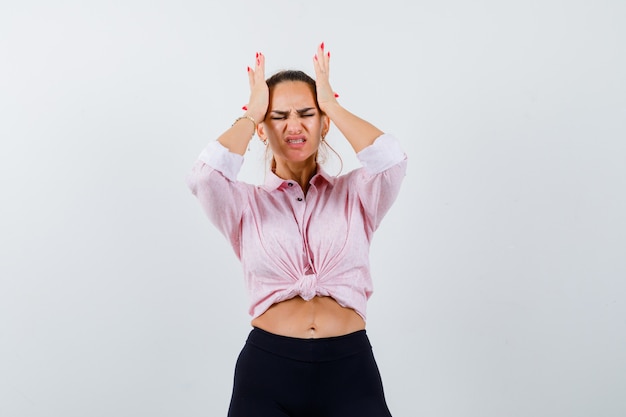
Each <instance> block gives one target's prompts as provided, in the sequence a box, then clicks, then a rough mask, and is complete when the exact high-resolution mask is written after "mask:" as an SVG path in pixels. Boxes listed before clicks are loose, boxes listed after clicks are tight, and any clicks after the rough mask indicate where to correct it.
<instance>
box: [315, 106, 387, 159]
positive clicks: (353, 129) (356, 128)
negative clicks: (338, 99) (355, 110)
mask: <svg viewBox="0 0 626 417" xmlns="http://www.w3.org/2000/svg"><path fill="white" fill-rule="evenodd" d="M326 114H327V115H328V117H330V120H331V121H332V122H333V123H334V124H335V126H337V128H338V129H339V130H340V131H341V133H342V134H343V135H344V136H345V137H346V139H347V140H348V142H349V143H350V145H352V148H353V149H354V151H355V152H357V153H358V152H360V151H361V150H363V149H364V148H366V147H368V146H370V145H371V144H372V143H374V140H376V138H377V137H379V136H380V135H382V134H383V131H382V130H380V129H378V128H377V127H376V126H374V125H373V124H371V123H370V122H368V121H366V120H363V119H361V118H360V117H358V116H356V115H355V114H352V113H351V112H349V111H348V110H346V109H345V108H343V107H342V106H341V105H340V104H339V103H333V104H329V105H327V106H326Z"/></svg>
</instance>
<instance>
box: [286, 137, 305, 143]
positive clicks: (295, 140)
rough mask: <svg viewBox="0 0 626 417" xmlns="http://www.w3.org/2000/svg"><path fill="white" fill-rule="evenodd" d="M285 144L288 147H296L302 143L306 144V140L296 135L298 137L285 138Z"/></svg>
mask: <svg viewBox="0 0 626 417" xmlns="http://www.w3.org/2000/svg"><path fill="white" fill-rule="evenodd" d="M285 142H287V143H288V144H290V145H297V144H299V143H304V142H306V138H305V137H304V136H301V135H298V136H295V135H294V136H287V137H286V138H285Z"/></svg>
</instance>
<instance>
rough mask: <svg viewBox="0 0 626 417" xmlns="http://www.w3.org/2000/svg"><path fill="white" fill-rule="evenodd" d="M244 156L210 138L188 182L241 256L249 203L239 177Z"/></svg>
mask: <svg viewBox="0 0 626 417" xmlns="http://www.w3.org/2000/svg"><path fill="white" fill-rule="evenodd" d="M242 164H243V156H241V155H239V154H236V153H233V152H230V151H229V150H228V149H227V148H225V147H224V146H223V145H222V144H220V143H219V142H217V141H215V142H211V143H210V144H209V145H208V146H207V147H206V148H205V149H204V150H203V151H202V152H201V153H200V156H199V157H198V160H197V161H196V163H195V164H194V166H193V168H192V170H191V172H190V173H189V174H188V175H187V179H186V180H187V185H188V187H189V189H190V190H191V192H192V193H193V194H194V195H195V196H196V197H197V198H198V200H199V202H200V205H201V206H202V209H203V210H204V212H205V213H206V215H207V217H208V218H209V219H210V220H211V222H212V223H213V224H214V225H215V226H216V227H217V228H218V229H219V230H220V232H221V233H222V234H223V235H224V236H226V238H227V239H228V240H229V241H230V243H231V245H232V246H233V249H234V250H235V253H236V254H237V256H238V257H239V256H240V250H239V248H240V238H241V237H240V225H241V219H242V216H243V212H244V210H245V207H246V204H247V198H246V186H247V184H244V183H240V182H238V181H237V174H238V173H239V170H240V169H241V166H242Z"/></svg>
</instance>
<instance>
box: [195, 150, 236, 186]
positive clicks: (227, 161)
mask: <svg viewBox="0 0 626 417" xmlns="http://www.w3.org/2000/svg"><path fill="white" fill-rule="evenodd" d="M198 159H199V160H200V161H202V162H204V163H205V164H207V165H208V166H210V167H211V168H213V169H215V170H217V171H219V172H221V173H222V174H223V175H224V176H225V177H226V178H228V179H229V180H231V181H237V174H239V170H240V169H241V166H242V165H243V156H242V155H239V154H236V153H234V152H231V151H229V150H228V148H226V147H225V146H224V145H222V144H221V143H219V142H218V141H214V142H211V143H209V144H208V145H207V147H206V148H204V149H203V150H202V152H201V153H200V156H198Z"/></svg>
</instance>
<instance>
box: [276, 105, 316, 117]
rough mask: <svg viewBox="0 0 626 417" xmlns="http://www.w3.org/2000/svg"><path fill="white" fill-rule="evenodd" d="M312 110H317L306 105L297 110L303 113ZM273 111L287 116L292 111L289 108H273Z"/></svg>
mask: <svg viewBox="0 0 626 417" xmlns="http://www.w3.org/2000/svg"><path fill="white" fill-rule="evenodd" d="M311 110H315V107H305V108H303V109H298V110H296V112H298V114H303V113H307V112H309V111H311ZM272 113H276V114H279V115H281V116H287V115H288V114H289V113H290V111H289V110H287V111H283V110H272Z"/></svg>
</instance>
